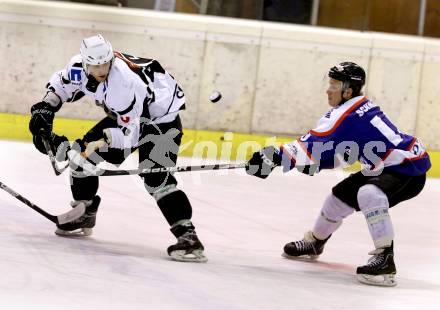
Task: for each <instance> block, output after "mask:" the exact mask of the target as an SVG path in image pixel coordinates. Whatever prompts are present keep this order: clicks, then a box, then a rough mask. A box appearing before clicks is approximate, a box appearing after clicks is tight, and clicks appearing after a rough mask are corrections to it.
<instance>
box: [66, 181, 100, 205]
mask: <svg viewBox="0 0 440 310" xmlns="http://www.w3.org/2000/svg"><path fill="white" fill-rule="evenodd" d="M71 182H72V183H71V185H70V190H71V191H72V196H73V199H75V200H92V199H93V198H94V197H95V195H96V193H97V192H98V186H99V180H98V177H96V176H90V177H86V178H74V177H71Z"/></svg>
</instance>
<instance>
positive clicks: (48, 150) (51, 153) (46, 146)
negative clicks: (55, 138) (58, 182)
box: [42, 138, 69, 176]
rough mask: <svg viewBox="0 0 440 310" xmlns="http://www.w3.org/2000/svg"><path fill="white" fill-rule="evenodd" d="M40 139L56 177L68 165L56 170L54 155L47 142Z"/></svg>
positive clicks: (67, 165)
mask: <svg viewBox="0 0 440 310" xmlns="http://www.w3.org/2000/svg"><path fill="white" fill-rule="evenodd" d="M42 139H43V144H44V148H45V149H46V153H47V155H48V156H49V159H50V163H51V164H52V168H53V171H54V172H55V175H57V176H58V175H60V174H61V173H63V172H64V170H66V169H67V168H68V167H69V163H67V164H66V166H64V167H62V168H58V166H57V162H56V159H55V155H54V154H53V152H52V149H51V148H50V145H49V141H47V139H46V138H42Z"/></svg>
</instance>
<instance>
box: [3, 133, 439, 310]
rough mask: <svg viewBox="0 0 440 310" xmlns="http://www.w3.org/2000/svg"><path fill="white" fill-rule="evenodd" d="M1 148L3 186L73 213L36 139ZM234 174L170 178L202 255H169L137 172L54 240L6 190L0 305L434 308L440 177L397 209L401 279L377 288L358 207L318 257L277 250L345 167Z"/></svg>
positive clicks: (114, 182) (104, 190)
mask: <svg viewBox="0 0 440 310" xmlns="http://www.w3.org/2000/svg"><path fill="white" fill-rule="evenodd" d="M0 147H1V153H0V171H1V173H0V181H2V182H4V183H5V184H6V185H8V186H10V187H12V188H13V189H14V190H16V191H17V192H19V193H20V194H22V195H24V196H25V197H27V198H28V199H30V200H31V201H33V202H34V203H36V204H38V205H39V206H40V207H42V208H44V209H45V210H47V211H49V212H51V213H53V214H60V213H63V212H66V211H67V210H68V208H69V206H68V203H69V201H70V200H71V197H70V190H69V177H68V174H67V173H64V174H63V175H61V176H59V177H56V176H55V175H54V173H53V172H52V171H51V169H52V168H51V166H50V163H49V160H48V159H47V158H46V157H45V156H43V155H41V154H40V153H38V151H36V150H35V149H34V148H33V146H32V145H31V144H28V143H18V142H7V141H0ZM179 163H180V164H181V165H183V164H196V163H197V164H198V163H199V162H196V161H194V160H189V159H182V160H181V161H180V162H179ZM128 166H131V167H134V166H135V164H134V162H129V163H128V165H127V167H128ZM240 172H241V173H239V171H216V172H193V173H181V174H180V175H179V176H178V178H179V181H180V186H181V188H182V189H183V190H184V191H185V192H186V193H187V194H188V196H189V198H190V200H191V202H192V204H193V209H194V210H193V221H194V223H195V225H196V227H197V232H198V234H199V237H200V239H201V240H202V242H203V243H204V245H205V247H206V255H207V256H208V258H209V261H208V263H205V264H195V263H179V262H174V261H171V260H170V259H169V258H168V256H167V254H166V248H167V246H168V245H170V244H171V243H173V242H174V237H173V236H172V235H171V233H170V231H169V227H168V225H167V223H166V221H165V219H164V218H163V217H162V215H161V213H160V210H159V209H158V208H157V206H156V204H155V202H154V200H153V199H152V198H151V197H150V196H149V195H148V194H147V193H146V191H145V189H144V188H143V186H142V182H141V180H140V179H139V178H138V177H137V176H116V177H102V178H101V179H100V189H99V194H100V195H101V197H102V204H101V207H100V210H99V213H98V219H97V226H96V228H95V230H94V234H93V235H92V236H91V237H89V238H86V239H68V238H62V237H57V236H55V235H54V233H53V231H54V229H55V226H54V224H53V223H51V222H50V221H48V220H47V219H45V218H44V217H42V216H41V215H39V214H38V213H36V212H35V211H33V210H32V209H30V208H28V207H27V206H25V205H24V204H22V203H21V202H20V201H18V200H16V199H15V198H13V197H12V196H10V195H9V194H7V193H6V192H4V191H0V205H1V206H0V211H1V217H0V245H1V249H0V309H32V310H36V309H94V310H95V309H179V310H183V309H228V310H233V309H320V310H321V309H338V310H340V309H350V310H352V309H356V310H360V309H368V310H372V309H397V310H405V309H416V308H417V309H430V310H432V309H440V267H439V265H440V238H439V236H440V225H439V224H440V220H439V219H440V208H439V207H438V204H439V197H440V186H439V185H440V180H438V179H429V180H428V181H427V185H426V188H425V190H424V191H423V192H422V194H421V195H419V196H418V197H417V198H415V199H413V200H411V201H407V202H404V203H402V204H401V205H399V206H397V207H395V208H393V209H392V211H391V216H392V220H393V223H394V226H395V227H394V228H395V233H396V238H395V260H396V265H397V269H398V274H397V280H398V286H397V287H395V288H381V287H372V286H366V285H362V284H360V283H357V282H356V280H355V277H354V273H355V268H356V266H357V265H361V264H364V263H365V262H366V260H367V259H368V255H367V252H368V251H370V250H371V249H372V247H373V245H372V242H371V240H370V237H369V234H368V229H367V226H366V224H365V221H364V219H363V216H362V215H361V214H355V215H353V216H351V217H349V218H348V219H346V221H345V223H344V225H343V226H342V227H341V228H340V229H339V230H338V232H336V233H335V234H334V236H333V237H332V239H331V240H330V241H329V242H328V243H327V247H326V249H325V252H324V254H323V255H322V256H321V257H320V259H319V260H318V261H317V262H316V263H306V262H299V261H292V260H287V259H284V258H282V257H281V256H280V254H281V252H282V248H283V246H284V244H285V243H286V242H289V241H292V240H295V239H298V238H302V236H303V233H304V231H305V230H307V229H310V228H311V227H312V225H313V223H314V219H315V217H316V215H317V214H318V212H319V210H320V208H321V203H322V202H323V200H324V198H325V197H326V195H327V194H328V193H329V191H330V189H331V187H332V186H333V185H334V184H335V183H336V182H338V181H339V180H341V179H342V178H343V177H344V173H343V172H340V171H336V172H331V173H322V174H320V175H318V176H315V177H309V176H305V175H300V174H299V173H289V174H286V175H282V174H281V173H278V172H277V173H274V175H271V176H270V177H269V178H268V179H267V180H259V179H257V178H253V177H249V176H246V175H244V174H243V171H240Z"/></svg>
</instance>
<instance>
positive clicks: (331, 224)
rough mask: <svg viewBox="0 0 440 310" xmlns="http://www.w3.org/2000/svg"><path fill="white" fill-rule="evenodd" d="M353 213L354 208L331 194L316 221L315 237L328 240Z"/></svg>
mask: <svg viewBox="0 0 440 310" xmlns="http://www.w3.org/2000/svg"><path fill="white" fill-rule="evenodd" d="M353 212H354V209H353V208H351V207H350V206H348V205H347V204H346V203H344V202H342V201H341V200H340V199H338V198H337V197H335V196H334V195H333V194H330V195H329V196H327V198H326V200H325V202H324V205H323V207H322V209H321V213H320V215H319V216H318V218H317V219H316V222H315V226H314V227H313V235H314V236H315V237H316V238H318V239H320V240H324V239H326V238H327V237H328V236H330V235H331V234H332V233H334V232H335V231H336V230H337V229H338V228H339V226H341V224H342V220H343V219H344V218H345V217H347V216H349V215H350V214H352V213H353Z"/></svg>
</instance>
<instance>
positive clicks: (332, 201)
mask: <svg viewBox="0 0 440 310" xmlns="http://www.w3.org/2000/svg"><path fill="white" fill-rule="evenodd" d="M354 211H355V210H354V209H353V208H352V207H350V206H349V205H347V204H346V203H345V202H343V201H342V200H340V199H339V198H337V197H336V196H335V195H333V194H330V195H328V196H327V198H326V200H325V202H324V206H323V207H322V209H321V216H322V217H324V218H325V219H326V220H327V221H329V222H340V221H342V220H343V219H344V218H346V217H347V216H349V215H350V214H352V213H353V212H354Z"/></svg>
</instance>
